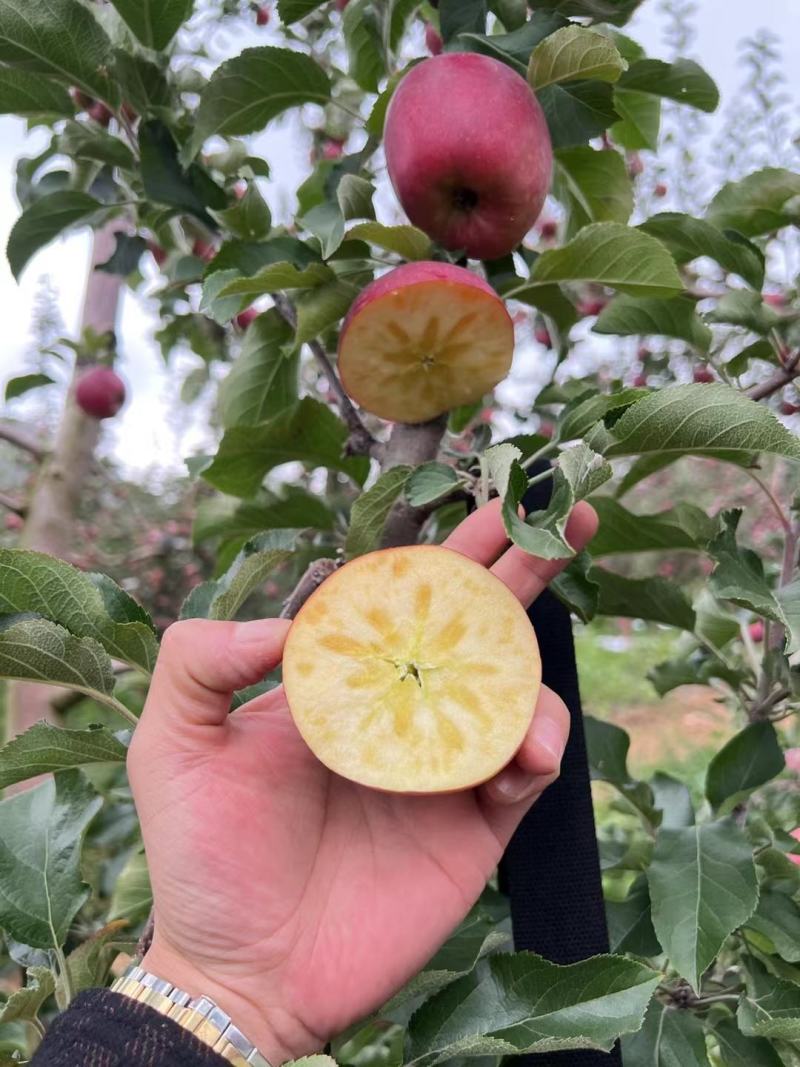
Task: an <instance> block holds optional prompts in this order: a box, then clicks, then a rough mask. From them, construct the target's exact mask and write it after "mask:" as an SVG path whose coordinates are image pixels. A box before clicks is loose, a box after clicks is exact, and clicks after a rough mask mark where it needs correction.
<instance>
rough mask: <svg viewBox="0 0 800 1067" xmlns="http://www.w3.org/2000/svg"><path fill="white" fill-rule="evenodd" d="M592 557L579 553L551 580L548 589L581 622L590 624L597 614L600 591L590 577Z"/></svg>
mask: <svg viewBox="0 0 800 1067" xmlns="http://www.w3.org/2000/svg"><path fill="white" fill-rule="evenodd" d="M591 566H592V557H591V556H590V555H589V553H588V552H586V551H585V550H584V551H583V552H579V553H578V555H577V556H576V557H575V559H573V560H572V561H571V562H570V563H569V564H568V565H567V567H566V568H565V569H564V570H563V571H562V572H561V573H560V574H558V575H556V577H555V578H553V579H551V581H550V585H549V589H550V592H551V593H554V594H555V595H556V596H557V597H558V599H559V600H560V601H561V603H562V604H564V605H565V606H566V607H567V609H568V610H569V611H571V612H572V613H573V614H574V615H577V616H578V618H579V619H580V620H581V622H591V621H592V619H593V618H594V617H595V615H596V614H597V605H598V603H599V600H600V590H599V589H598V587H597V585H595V583H594V582H593V581H592V579H591V576H590V571H591Z"/></svg>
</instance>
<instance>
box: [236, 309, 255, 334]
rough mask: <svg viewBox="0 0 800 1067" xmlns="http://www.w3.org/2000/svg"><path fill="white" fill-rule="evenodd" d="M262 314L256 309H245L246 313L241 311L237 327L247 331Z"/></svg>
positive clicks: (237, 319) (237, 318)
mask: <svg viewBox="0 0 800 1067" xmlns="http://www.w3.org/2000/svg"><path fill="white" fill-rule="evenodd" d="M260 314H261V313H260V312H259V311H256V309H255V308H245V309H244V311H240V312H239V314H238V315H237V316H236V320H235V321H236V325H237V326H238V327H239V329H240V330H246V329H247V327H248V326H249V325H250V323H251V322H255V320H256V319H257V318H258V316H259V315H260Z"/></svg>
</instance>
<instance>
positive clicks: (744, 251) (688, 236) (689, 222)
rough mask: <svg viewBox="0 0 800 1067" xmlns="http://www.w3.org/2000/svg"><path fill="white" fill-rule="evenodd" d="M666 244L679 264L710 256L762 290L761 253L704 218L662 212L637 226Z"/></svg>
mask: <svg viewBox="0 0 800 1067" xmlns="http://www.w3.org/2000/svg"><path fill="white" fill-rule="evenodd" d="M639 229H640V230H643V231H644V232H645V233H649V234H650V236H651V237H657V238H658V240H659V241H661V242H662V244H665V245H666V246H667V248H668V249H669V250H670V252H671V253H672V255H673V256H674V257H675V259H676V260H677V262H678V263H690V262H691V261H692V260H694V259H697V258H698V257H699V256H709V257H710V258H711V259H713V260H716V262H717V263H719V265H720V266H721V267H724V268H725V270H726V271H727V272H728V273H729V274H738V275H739V277H740V278H743V279H744V281H746V282H747V284H748V285H751V286H752V287H753V288H754V289H758V290H759V292H760V291H761V287H762V286H763V284H764V254H763V252H762V251H761V250H760V249H759V248H758V247H756V245H754V244H751V243H750V242H749V241H746V240H744V239H743V238H741V237H739V236H738V235H736V236H728V235H727V234H724V233H722V231H721V230H718V229H717V227H716V226H712V225H711V223H710V222H706V221H705V220H704V219H695V218H692V216H691V215H682V214H681V213H680V212H678V211H663V212H661V213H660V214H658V215H653V216H652V218H649V219H647V221H646V222H643V223H641V224H640V226H639Z"/></svg>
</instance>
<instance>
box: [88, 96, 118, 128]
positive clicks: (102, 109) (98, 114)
mask: <svg viewBox="0 0 800 1067" xmlns="http://www.w3.org/2000/svg"><path fill="white" fill-rule="evenodd" d="M86 114H87V115H88V116H89V118H90V119H94V121H95V122H96V123H98V124H99V125H100V126H108V124H109V122H111V119H112V117H113V116H112V113H111V111H109V109H108V108H107V107H106V105H105V104H103V103H101V101H100V100H95V102H94V103H93V104H91V105H90V106H89V107H88V108H87V109H86Z"/></svg>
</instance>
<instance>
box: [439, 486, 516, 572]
mask: <svg viewBox="0 0 800 1067" xmlns="http://www.w3.org/2000/svg"><path fill="white" fill-rule="evenodd" d="M500 507H501V501H500V500H499V499H494V500H491V501H490V502H489V503H488V504H484V506H483V507H482V508H478V509H477V511H473V512H472V514H471V515H467V517H466V519H464V521H463V522H460V523H459V524H458V526H456V528H455V530H453V532H452V533H451V534H450V536H449V537H448V538H447V539H446V540H445V541H443V542H442V544H443V546H444V547H445V548H452V549H453V551H454V552H460V553H461V555H462V556H468V557H469V558H470V559H474V560H475V562H476V563H481V564H483V566H484V567H490V566H491V565H492V564H493V563H494V561H495V560H496V559H498V558H499V557H500V556H501V555H502V554H503V552H505V550H506V549H507V548H508V540H509V539H508V534H507V533H506V531H505V527H504V526H503V520H502V519H501V518H500Z"/></svg>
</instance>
